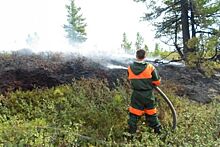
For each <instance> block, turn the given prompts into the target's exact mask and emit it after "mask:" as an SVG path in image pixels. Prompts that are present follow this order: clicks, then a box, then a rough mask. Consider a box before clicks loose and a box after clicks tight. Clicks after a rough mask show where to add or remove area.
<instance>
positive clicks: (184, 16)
mask: <svg viewBox="0 0 220 147" xmlns="http://www.w3.org/2000/svg"><path fill="white" fill-rule="evenodd" d="M180 3H181V24H182V35H183V53H184V58H185V60H187V56H188V52H189V51H190V49H189V48H188V46H187V42H188V40H189V39H190V33H189V19H188V6H189V3H188V0H180Z"/></svg>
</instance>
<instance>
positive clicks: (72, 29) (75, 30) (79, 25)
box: [64, 0, 87, 44]
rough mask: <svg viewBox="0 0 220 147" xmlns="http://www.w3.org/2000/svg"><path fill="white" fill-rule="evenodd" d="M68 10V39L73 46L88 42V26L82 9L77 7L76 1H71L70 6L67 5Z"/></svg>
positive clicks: (66, 28) (65, 26) (66, 29)
mask: <svg viewBox="0 0 220 147" xmlns="http://www.w3.org/2000/svg"><path fill="white" fill-rule="evenodd" d="M66 9H67V12H68V14H67V22H68V24H65V25H64V29H65V31H66V33H67V36H66V37H67V38H68V39H69V41H70V43H71V44H75V43H81V42H84V41H86V39H87V36H86V35H87V34H86V26H87V24H86V23H85V18H83V16H82V14H81V13H80V10H81V8H80V7H77V6H76V5H75V1H74V0H70V4H69V5H66Z"/></svg>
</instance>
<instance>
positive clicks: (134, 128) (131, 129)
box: [128, 113, 140, 134]
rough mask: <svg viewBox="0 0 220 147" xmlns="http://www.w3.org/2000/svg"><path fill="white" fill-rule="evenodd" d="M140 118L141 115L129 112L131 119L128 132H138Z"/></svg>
mask: <svg viewBox="0 0 220 147" xmlns="http://www.w3.org/2000/svg"><path fill="white" fill-rule="evenodd" d="M139 119H140V116H137V115H135V114H132V113H129V119H128V127H129V128H128V129H129V130H128V132H129V133H131V134H134V133H136V131H137V122H138V120H139Z"/></svg>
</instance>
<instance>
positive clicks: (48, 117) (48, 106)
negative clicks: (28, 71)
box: [0, 79, 220, 146]
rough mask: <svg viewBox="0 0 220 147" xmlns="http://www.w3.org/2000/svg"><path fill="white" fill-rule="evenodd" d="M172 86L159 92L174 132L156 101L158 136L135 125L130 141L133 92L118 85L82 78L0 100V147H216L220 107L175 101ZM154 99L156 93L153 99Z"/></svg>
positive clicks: (12, 94) (219, 142)
mask: <svg viewBox="0 0 220 147" xmlns="http://www.w3.org/2000/svg"><path fill="white" fill-rule="evenodd" d="M173 87H175V86H172V85H169V86H166V85H162V87H161V89H164V92H166V94H167V95H168V97H169V98H170V100H171V101H172V102H173V105H174V107H175V108H176V111H177V114H178V126H177V129H176V131H174V132H173V131H172V130H171V126H172V116H171V113H170V112H169V108H168V107H167V105H166V104H165V102H164V100H163V99H162V98H161V97H159V96H158V102H159V104H158V106H159V112H160V114H159V117H160V119H161V122H162V125H163V128H164V129H163V133H162V134H161V135H160V136H157V135H155V134H154V133H152V130H151V129H149V128H148V127H146V126H145V125H144V124H143V123H142V122H141V121H140V122H139V133H137V138H135V139H134V140H133V141H132V142H128V141H126V139H125V138H124V137H123V133H124V131H125V129H126V128H127V117H128V113H127V108H128V104H129V99H130V94H131V90H130V89H129V85H120V86H118V87H117V88H116V89H113V90H110V89H109V88H108V87H107V86H106V82H105V81H100V80H97V79H81V80H79V81H75V82H74V83H73V84H70V85H62V86H58V87H54V88H51V89H44V90H41V89H35V90H33V91H26V92H22V91H16V92H14V93H10V94H8V95H7V96H0V113H1V115H0V145H2V146H10V145H11V146H13V145H21V146H28V145H30V146H41V145H45V146H49V145H54V146H82V145H86V146H93V145H95V146H103V144H105V145H107V146H116V145H118V146H219V145H220V139H219V136H218V134H219V131H220V104H219V103H217V102H212V103H210V104H205V105H202V104H199V103H195V102H192V101H189V100H187V98H180V97H177V96H176V95H175V94H174V93H175V91H176V90H178V89H175V88H173ZM156 95H158V94H156Z"/></svg>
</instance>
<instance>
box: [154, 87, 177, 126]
mask: <svg viewBox="0 0 220 147" xmlns="http://www.w3.org/2000/svg"><path fill="white" fill-rule="evenodd" d="M155 89H156V90H157V91H158V93H159V94H160V95H161V96H162V98H163V99H164V100H165V101H166V103H167V104H168V106H169V108H170V110H171V112H172V117H173V126H172V129H173V130H175V129H176V125H177V115H176V110H175V108H174V106H173V104H172V102H171V101H170V100H169V98H168V97H167V96H166V94H165V93H164V92H163V91H162V90H161V89H160V88H159V87H157V86H155Z"/></svg>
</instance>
